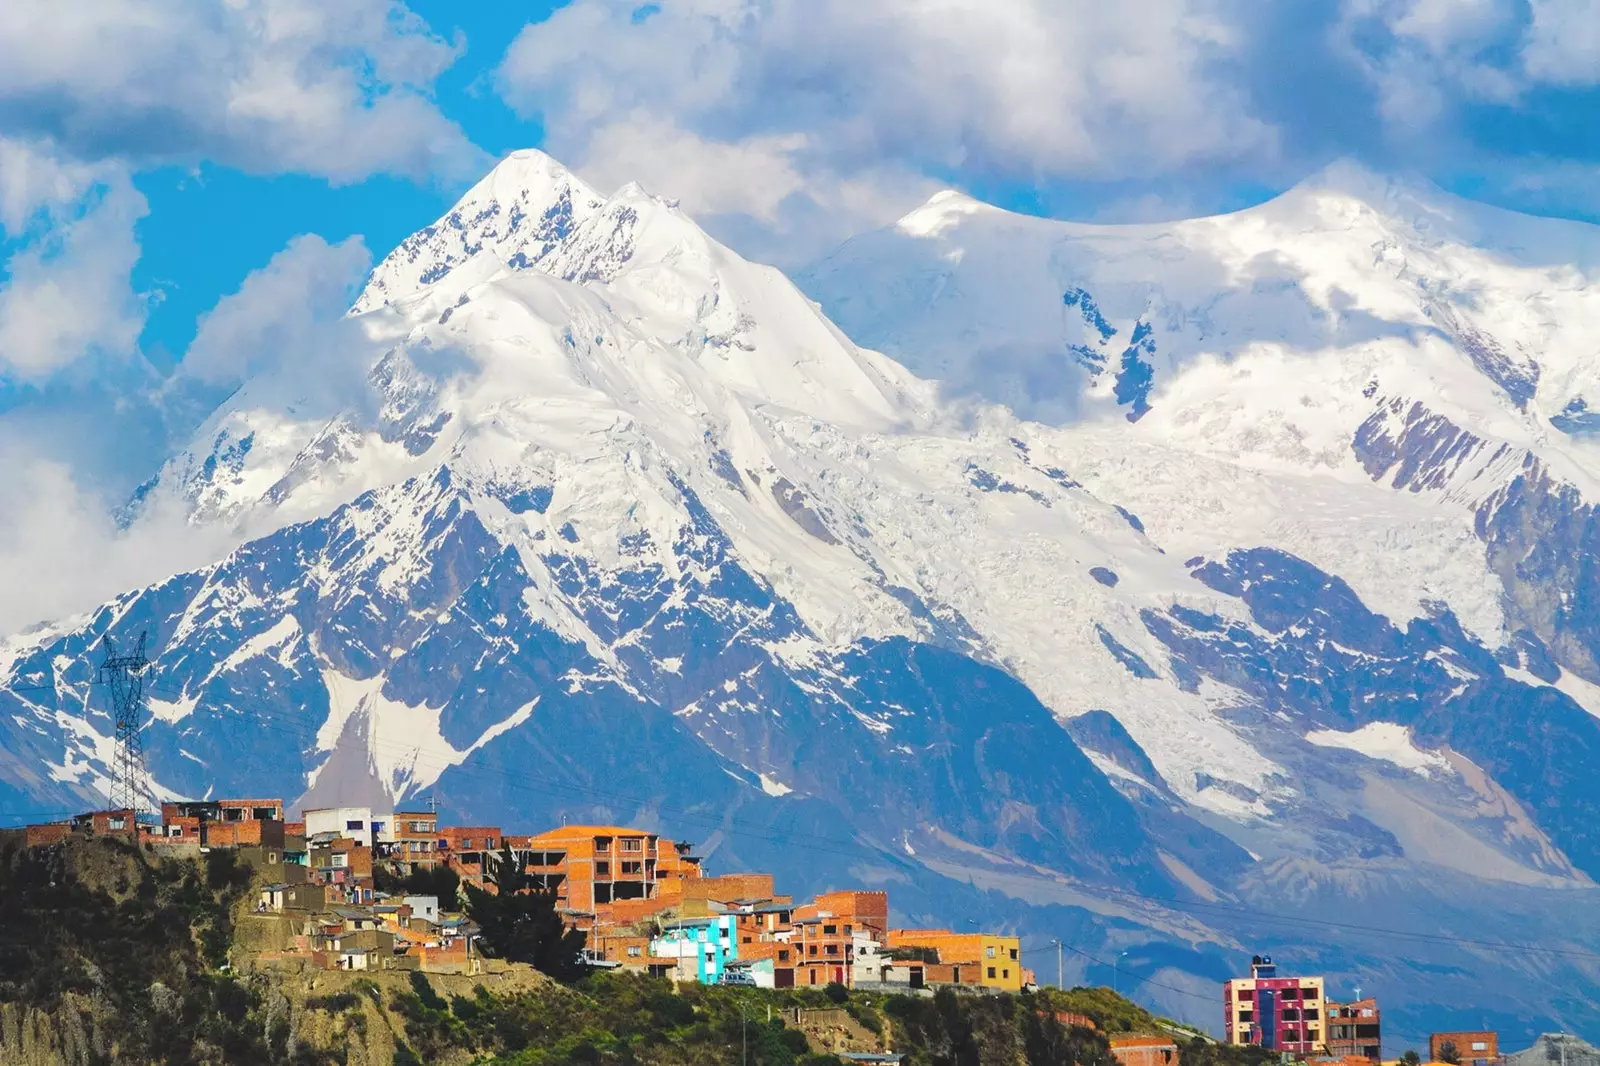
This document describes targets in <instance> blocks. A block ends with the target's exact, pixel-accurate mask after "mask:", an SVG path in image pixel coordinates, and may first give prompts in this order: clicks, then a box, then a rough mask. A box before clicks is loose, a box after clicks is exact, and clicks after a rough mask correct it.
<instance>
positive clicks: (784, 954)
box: [778, 948, 789, 962]
mask: <svg viewBox="0 0 1600 1066" xmlns="http://www.w3.org/2000/svg"><path fill="white" fill-rule="evenodd" d="M778 961H779V962H788V961H789V951H788V949H787V948H779V949H778Z"/></svg>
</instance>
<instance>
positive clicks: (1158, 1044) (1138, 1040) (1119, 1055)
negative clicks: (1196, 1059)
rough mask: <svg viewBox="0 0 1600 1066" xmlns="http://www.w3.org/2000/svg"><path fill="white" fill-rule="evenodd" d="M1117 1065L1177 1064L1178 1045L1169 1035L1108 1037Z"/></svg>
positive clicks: (1156, 1065)
mask: <svg viewBox="0 0 1600 1066" xmlns="http://www.w3.org/2000/svg"><path fill="white" fill-rule="evenodd" d="M1108 1040H1109V1041H1110V1043H1111V1054H1112V1055H1114V1056H1115V1057H1116V1060H1117V1063H1118V1066H1178V1045H1177V1043H1176V1042H1175V1041H1174V1040H1173V1039H1172V1038H1171V1037H1170V1036H1133V1035H1118V1036H1112V1037H1109V1038H1108Z"/></svg>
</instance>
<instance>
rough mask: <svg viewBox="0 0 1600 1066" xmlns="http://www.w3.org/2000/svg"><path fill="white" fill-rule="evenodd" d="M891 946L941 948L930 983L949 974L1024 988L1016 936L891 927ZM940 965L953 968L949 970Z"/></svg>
mask: <svg viewBox="0 0 1600 1066" xmlns="http://www.w3.org/2000/svg"><path fill="white" fill-rule="evenodd" d="M889 947H890V949H897V948H902V949H903V948H927V949H931V950H933V951H936V952H938V955H939V959H938V963H937V964H935V966H934V967H932V968H928V969H927V970H926V973H927V975H928V977H927V979H928V981H929V983H930V984H931V983H934V982H935V981H936V980H943V979H944V978H946V977H948V978H949V981H950V983H952V984H955V983H961V984H979V985H982V986H984V987H985V988H998V989H1003V990H1005V991H1007V992H1020V991H1022V941H1021V940H1019V939H1018V938H1017V937H1014V936H996V935H993V934H990V933H952V932H951V931H950V930H948V929H891V930H889ZM939 967H954V968H953V969H952V970H950V971H949V972H948V974H946V973H945V971H943V970H942V969H939ZM935 975H937V976H935Z"/></svg>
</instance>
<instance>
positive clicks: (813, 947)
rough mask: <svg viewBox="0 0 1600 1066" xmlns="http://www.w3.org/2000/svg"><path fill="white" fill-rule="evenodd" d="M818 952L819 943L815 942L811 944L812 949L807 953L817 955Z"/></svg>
mask: <svg viewBox="0 0 1600 1066" xmlns="http://www.w3.org/2000/svg"><path fill="white" fill-rule="evenodd" d="M816 953H817V945H815V944H812V945H811V949H810V950H809V951H807V952H806V954H807V955H815V954H816Z"/></svg>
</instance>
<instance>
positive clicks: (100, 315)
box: [0, 139, 146, 383]
mask: <svg viewBox="0 0 1600 1066" xmlns="http://www.w3.org/2000/svg"><path fill="white" fill-rule="evenodd" d="M145 213H146V204H145V200H144V197H143V196H141V195H140V194H139V192H138V191H137V190H136V189H135V188H134V187H133V183H132V181H131V180H130V178H129V175H128V174H127V172H126V171H125V170H124V169H122V168H121V167H119V166H117V165H115V164H109V163H108V164H100V165H97V166H87V165H83V164H78V163H73V162H70V161H63V160H61V159H60V158H59V157H57V156H56V155H54V154H53V153H51V152H50V151H48V150H47V149H45V148H43V147H41V146H39V145H37V144H31V143H27V142H21V141H15V140H7V139H0V226H3V229H4V231H5V232H6V233H7V234H8V235H9V236H11V237H13V238H16V237H18V236H20V235H23V234H30V236H31V239H29V240H26V241H24V242H23V243H22V245H21V246H20V248H19V249H18V250H17V251H16V252H15V253H13V255H12V256H11V257H10V259H9V260H8V261H7V262H6V264H5V274H4V277H3V280H0V380H11V381H13V382H28V383H38V382H41V381H44V380H46V379H48V378H49V377H50V376H51V375H53V374H54V373H55V372H56V371H58V370H59V369H60V368H61V367H63V366H66V365H68V364H71V363H74V362H76V361H78V360H79V359H82V358H83V357H84V356H86V355H89V354H92V353H100V354H103V355H106V356H109V357H111V358H113V359H117V358H125V357H127V356H129V355H130V354H131V353H132V352H133V351H134V349H135V346H136V343H137V340H138V336H139V331H140V329H142V328H143V325H144V312H145V308H144V304H143V302H142V301H141V300H139V298H138V297H137V296H136V295H135V294H134V292H133V290H132V287H131V285H130V282H129V278H130V276H131V274H132V271H133V265H134V263H135V262H136V261H137V260H138V258H139V245H138V242H137V240H136V239H135V237H134V224H135V223H136V222H138V220H139V219H140V218H142V217H144V215H145ZM37 219H43V224H42V225H38V226H35V225H32V223H33V222H34V221H35V220H37Z"/></svg>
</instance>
